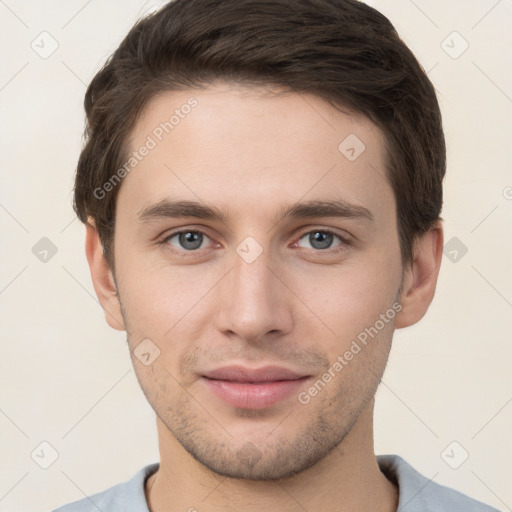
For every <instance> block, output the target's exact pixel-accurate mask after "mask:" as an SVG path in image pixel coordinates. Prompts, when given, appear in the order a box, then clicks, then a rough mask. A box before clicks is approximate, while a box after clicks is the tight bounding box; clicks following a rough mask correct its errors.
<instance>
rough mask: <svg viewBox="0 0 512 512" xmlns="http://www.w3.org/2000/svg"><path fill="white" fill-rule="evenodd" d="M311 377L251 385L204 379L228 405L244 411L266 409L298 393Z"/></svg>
mask: <svg viewBox="0 0 512 512" xmlns="http://www.w3.org/2000/svg"><path fill="white" fill-rule="evenodd" d="M308 379H309V377H303V378H301V379H296V380H279V381H272V382H261V383H257V384H250V383H247V382H233V381H228V380H214V379H208V378H206V377H203V379H202V380H203V381H204V383H205V384H206V386H207V388H208V389H209V390H210V391H211V392H212V393H213V394H214V395H216V396H218V397H219V398H222V399H223V400H224V401H225V402H227V403H228V404H230V405H232V406H234V407H241V408H243V409H264V408H265V407H270V406H271V405H274V404H276V403H277V402H279V401H281V400H283V399H284V398H286V397H288V396H290V395H291V394H292V393H294V392H297V391H298V390H299V388H300V387H302V386H303V385H304V382H305V381H306V380H308Z"/></svg>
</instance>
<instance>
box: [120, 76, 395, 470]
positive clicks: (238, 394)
mask: <svg viewBox="0 0 512 512" xmlns="http://www.w3.org/2000/svg"><path fill="white" fill-rule="evenodd" d="M191 98H193V100H192V99H191ZM185 105H189V106H191V107H190V108H188V107H184V106H185ZM192 105H193V106H192ZM176 110H177V114H176V116H175V118H174V119H173V121H171V123H172V128H169V125H167V126H166V125H161V123H165V122H166V121H169V118H170V116H171V115H172V113H173V112H175V111H176ZM162 126H165V127H166V128H167V132H168V133H167V132H166V130H165V129H164V128H162ZM158 127H160V129H158ZM148 137H149V139H148ZM347 137H348V139H347ZM150 139H151V140H152V141H153V142H154V143H155V144H153V143H152V142H149V141H150ZM160 139H161V140H160ZM343 141H345V142H343ZM131 144H132V149H133V150H134V151H135V150H137V149H139V148H141V147H142V146H144V145H145V144H146V147H150V150H149V151H148V152H147V155H146V156H145V157H144V158H142V159H141V160H140V162H138V163H137V165H136V167H134V168H133V170H132V171H131V172H130V173H129V174H128V175H127V176H126V178H125V179H124V181H123V183H122V186H121V188H120V190H119V195H118V198H117V206H116V232H115V240H114V248H115V250H114V256H115V262H116V276H115V277H116V284H117V289H118V294H119V299H120V302H121V307H122V316H123V319H124V327H125V328H126V331H127V333H128V342H129V346H130V353H131V357H132V361H133V365H134V368H135V371H136V374H137V378H138V380H139V382H140V385H141V387H142V389H143V391H144V393H145V395H146V397H147V399H148V401H149V403H150V404H151V406H152V407H153V409H154V410H155V412H156V414H157V416H158V420H159V422H160V424H161V425H163V426H164V427H165V428H164V433H163V435H164V436H168V438H169V439H171V438H172V439H175V440H176V441H177V442H179V443H180V444H181V446H182V447H183V448H185V450H187V452H189V453H190V454H191V455H192V456H193V457H194V459H196V460H197V461H200V462H201V463H202V464H203V465H204V466H206V467H207V468H209V469H211V470H213V471H215V472H216V473H218V474H222V475H225V476H232V477H237V478H250V479H276V478H283V477H287V476H291V475H293V474H295V473H298V472H300V471H302V470H304V469H306V468H309V467H311V466H312V465H314V464H315V463H317V462H318V461H320V460H322V459H323V458H324V457H326V455H327V454H328V453H329V452H330V451H331V450H333V448H335V447H336V446H338V445H340V443H342V441H343V440H344V439H345V436H347V434H348V433H349V432H350V431H351V429H352V428H353V427H354V426H355V425H357V424H358V421H361V418H362V417H363V411H365V410H367V409H368V407H369V406H370V405H371V403H372V399H373V396H374V393H375V391H376V387H377V385H378V383H379V380H380V378H381V376H382V373H383V371H384V367H385V364H386V360H387V356H388V351H389V349H390V344H391V338H392V333H393V329H394V322H395V320H396V318H395V315H396V313H397V311H398V310H399V309H400V306H398V307H397V302H396V301H397V299H398V298H399V288H400V285H401V282H402V267H401V261H400V247H399V241H398V233H397V228H396V225H397V224H396V212H395V209H396V205H395V200H394V195H393V192H392V190H391V188H390V186H389V184H388V182H387V180H386V179H385V169H384V148H383V137H382V134H381V132H380V131H379V130H378V129H377V127H376V126H375V125H374V124H372V123H371V122H370V121H369V120H368V119H367V118H365V117H363V116H361V115H358V114H356V113H354V112H349V111H348V110H347V111H346V113H343V112H340V111H338V110H336V109H334V108H333V107H332V106H330V105H328V104H327V103H325V102H323V101H322V100H320V99H319V98H316V97H315V96H312V95H306V94H304V95H303V94H298V93H286V94H279V95H274V94H270V93H269V91H267V90H264V89H261V88H258V89H251V90H249V89H244V88H241V87H238V86H236V87H235V86H230V85H228V84H223V83H216V84H212V85H211V86H210V87H208V88H207V89H204V90H187V91H180V92H169V93H165V94H163V95H161V96H159V97H158V98H155V99H154V100H153V101H152V102H151V103H150V104H149V105H148V107H147V108H146V110H145V111H144V113H143V115H142V116H141V118H140V119H139V122H138V124H137V126H136V128H135V130H134V132H133V137H132V139H131ZM340 144H341V147H340ZM362 144H364V146H363V145H362ZM143 152H144V153H145V151H143ZM185 201H187V202H194V203H197V205H196V207H195V209H194V208H191V207H190V203H188V204H187V205H185V203H183V202H185ZM176 202H182V203H181V205H176V204H175V203H176ZM316 202H322V203H321V204H316V207H315V203H316ZM328 202H329V203H328ZM184 206H187V208H186V209H184V208H183V207H184ZM332 206H334V207H335V208H331V207H332ZM341 206H343V208H341ZM179 207H180V208H179ZM207 209H208V210H207ZM208 212H210V214H211V213H212V212H214V213H215V214H216V215H215V216H213V215H208ZM363 340H364V341H363ZM356 347H358V348H359V349H358V348H356ZM137 354H138V356H137ZM350 354H352V356H350ZM232 365H237V366H241V367H244V368H245V369H247V370H254V369H260V368H263V367H268V366H277V367H280V368H284V369H287V370H289V371H291V372H294V373H293V377H294V378H292V379H290V375H288V377H287V378H288V379H290V380H288V381H287V382H283V381H282V382H273V383H272V382H266V383H262V382H261V380H260V381H258V380H257V379H253V383H252V384H251V383H247V382H245V383H241V382H237V383H235V382H233V380H237V376H241V375H242V374H241V373H237V372H235V373H234V374H231V379H232V381H231V382H225V381H226V380H228V379H227V377H226V376H220V378H217V379H216V380H214V379H208V378H206V374H208V375H210V376H212V375H213V376H214V377H215V374H214V373H211V372H213V371H214V370H217V369H219V368H224V367H227V366H232ZM233 375H234V377H233ZM276 375H277V374H276ZM276 375H274V376H272V375H267V378H268V379H270V381H275V380H278V377H279V376H281V377H282V375H281V374H279V375H278V376H276ZM329 376H330V378H329ZM217 377H219V374H217ZM228 377H229V376H228ZM299 377H300V379H299ZM279 378H280V377H279ZM241 380H243V379H241ZM245 380H247V379H245ZM254 382H258V383H257V384H254ZM251 386H252V387H251Z"/></svg>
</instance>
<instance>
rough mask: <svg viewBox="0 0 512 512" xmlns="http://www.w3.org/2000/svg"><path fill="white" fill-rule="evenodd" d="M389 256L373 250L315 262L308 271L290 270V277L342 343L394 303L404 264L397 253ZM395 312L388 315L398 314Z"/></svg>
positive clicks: (314, 312)
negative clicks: (325, 262)
mask: <svg viewBox="0 0 512 512" xmlns="http://www.w3.org/2000/svg"><path fill="white" fill-rule="evenodd" d="M385 256H386V255H383V254H382V253H380V254H378V255H377V254H375V255H374V256H372V254H371V253H370V254H367V255H365V256H362V255H361V257H360V258H358V259H356V258H355V257H354V258H353V259H350V260H347V261H346V262H345V263H342V264H340V265H338V266H324V267H322V266H320V265H319V266H316V267H313V266H312V267H310V270H308V272H301V273H300V274H299V273H296V274H295V275H294V276H291V275H290V274H288V276H287V279H288V281H289V282H291V283H293V284H292V285H291V286H290V287H291V288H292V289H293V290H294V291H296V294H297V296H298V297H300V298H301V299H302V300H303V301H304V304H305V305H306V306H307V308H306V309H307V310H308V311H311V312H312V313H313V314H314V315H316V316H317V317H318V319H319V320H321V321H322V322H323V324H325V325H326V326H327V327H329V328H330V331H331V334H332V337H333V339H334V340H335V342H336V343H339V342H340V341H342V340H345V341H347V340H349V339H352V338H353V337H355V336H357V334H359V333H360V332H361V331H363V330H364V329H365V328H367V327H370V326H372V325H374V324H375V322H376V321H377V320H379V318H380V315H381V314H386V312H387V311H388V310H389V309H390V308H391V307H392V305H393V303H394V299H395V296H396V292H397V289H398V286H399V281H400V266H399V264H397V260H396V258H393V257H388V260H387V261H384V258H385ZM393 313H394V310H393V311H392V312H391V313H390V314H389V315H388V316H389V317H394V315H393ZM316 325H318V322H317V324H316ZM326 332H329V331H326Z"/></svg>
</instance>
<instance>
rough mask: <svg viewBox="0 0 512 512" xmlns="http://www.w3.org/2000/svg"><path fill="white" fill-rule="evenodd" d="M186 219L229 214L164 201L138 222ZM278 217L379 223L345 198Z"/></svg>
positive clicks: (303, 205) (140, 215)
mask: <svg viewBox="0 0 512 512" xmlns="http://www.w3.org/2000/svg"><path fill="white" fill-rule="evenodd" d="M186 217H194V218H197V219H204V220H219V221H221V222H223V223H226V222H227V221H228V220H229V215H228V214H226V213H224V212H222V211H221V210H219V209H218V208H216V207H215V206H208V205H206V204H204V203H200V202H196V201H189V200H181V201H171V200H169V199H163V200H162V201H160V202H158V203H156V204H153V205H148V206H145V207H144V208H142V209H141V210H140V211H139V212H138V213H137V221H139V222H143V223H145V222H152V221H157V220H164V219H169V218H186ZM278 217H279V218H282V219H285V218H294V219H304V218H312V217H315V218H317V217H340V218H348V219H358V220H364V221H367V222H369V223H371V224H373V223H374V221H375V219H374V216H373V214H372V212H371V211H370V210H369V209H368V208H366V207H364V206H361V205H356V204H353V203H350V202H348V201H346V200H344V199H334V200H321V201H320V200H312V201H306V202H302V203H296V204H293V205H291V206H288V207H287V206H283V207H281V209H280V211H279V214H278Z"/></svg>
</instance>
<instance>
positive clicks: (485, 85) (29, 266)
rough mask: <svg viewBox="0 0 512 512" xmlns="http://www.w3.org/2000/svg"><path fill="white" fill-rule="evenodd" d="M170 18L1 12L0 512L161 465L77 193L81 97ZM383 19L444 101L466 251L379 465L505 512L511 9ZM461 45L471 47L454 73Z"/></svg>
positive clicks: (385, 437) (399, 2) (425, 332)
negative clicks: (393, 464)
mask: <svg viewBox="0 0 512 512" xmlns="http://www.w3.org/2000/svg"><path fill="white" fill-rule="evenodd" d="M162 3H163V2H158V1H148V2H144V1H142V0H140V1H137V0H129V1H127V0H115V1H114V0H110V1H109V2H100V1H98V0H92V1H88V2H87V1H86V0H68V1H66V2H62V1H56V0H53V1H47V2H36V1H35V0H25V1H23V2H22V1H16V0H5V1H3V0H2V1H0V41H1V45H0V48H1V50H0V51H1V52H2V55H1V57H2V58H1V62H2V66H1V68H0V116H1V117H0V118H1V123H0V130H1V143H2V148H1V149H2V151H1V169H2V181H1V188H0V223H1V227H2V244H1V258H2V264H1V265H0V307H1V329H2V333H1V334H2V336H1V340H2V350H1V354H2V357H0V379H1V380H0V386H1V396H0V454H1V455H0V461H1V468H0V512H4V511H6V512H7V511H9V512H12V511H14V510H19V511H24V512H28V511H49V510H51V509H52V508H54V507H56V506H58V505H62V504H64V503H67V502H70V501H74V500H76V499H79V498H82V497H83V496H84V495H85V494H92V493H95V492H98V491H101V490H104V489H105V488H107V487H109V486H111V485H114V484H116V483H118V482H121V481H124V480H127V479H128V478H130V477H131V476H132V475H133V474H134V473H135V472H136V471H137V470H138V469H139V468H141V467H142V466H143V465H145V464H148V463H150V462H154V461H157V460H158V449H157V439H156V430H155V425H154V415H153V411H152V410H151V409H150V407H149V405H148V404H147V403H146V401H145V398H144V396H143V394H142V392H141V390H140V388H139V386H138V383H137V381H136V378H135V375H134V372H133V370H132V367H131V363H130V359H129V354H128V353H127V348H126V344H125V338H124V335H123V333H120V332H117V331H113V330H111V329H110V328H108V327H107V325H106V323H105V321H104V318H103V314H102V310H101V308H100V306H99V305H98V303H97V300H96V297H95V295H94V290H93V287H92V284H91V280H90V276H89V271H88V267H87V264H86V259H85V255H84V251H83V242H84V228H83V226H82V225H81V224H80V223H79V222H78V221H77V220H74V214H73V211H72V208H71V189H72V185H73V173H74V168H75V165H76V161H77V158H78V154H79V150H80V147H81V136H82V129H83V110H82V101H83V95H84V92H85V88H86V84H87V83H88V82H89V81H90V80H91V78H92V77H93V75H94V73H95V72H96V71H97V70H98V69H99V67H100V66H101V64H102V63H103V62H104V60H105V58H106V57H107V56H108V55H109V54H110V53H111V52H112V51H113V50H114V49H115V48H116V46H117V45H118V43H119V42H120V41H121V39H122V37H123V36H124V35H125V33H126V32H127V30H128V29H129V28H130V27H131V25H132V24H133V23H134V21H135V20H136V19H137V18H138V17H139V16H140V15H142V14H143V13H144V12H146V11H148V10H150V9H151V8H153V7H155V6H157V5H159V4H162ZM373 5H375V7H377V8H378V9H380V10H381V11H382V12H383V13H384V14H386V15H387V16H388V17H389V18H390V19H391V21H392V22H393V23H394V24H395V26H396V28H397V30H398V31H399V33H400V34H401V35H402V37H403V38H404V40H405V41H406V42H407V43H408V44H409V45H410V47H411V48H412V50H413V51H414V52H415V53H416V55H417V56H418V58H419V59H420V61H421V63H422V64H423V66H424V68H425V69H426V70H428V71H429V76H430V77H431V79H432V81H433V82H434V84H435V86H436V88H437V90H438V91H439V99H440V102H441V107H442V110H443V113H444V123H445V129H446V137H447V143H448V175H447V178H446V181H445V207H444V210H443V217H444V219H445V230H446V231H445V242H448V241H450V240H451V239H452V238H453V237H456V238H457V240H455V241H454V242H453V241H452V243H457V244H459V246H461V244H464V246H466V247H467V253H466V254H465V255H463V256H461V254H462V253H461V252H460V250H459V252H458V260H457V261H455V262H453V261H451V260H450V259H449V257H448V256H450V257H451V258H453V256H454V253H452V254H451V255H447V256H444V257H443V265H442V268H441V273H440V278H439V284H438V288H437V294H436V298H435V300H434V303H433V305H432V307H431V309H430V311H429V312H428V314H427V315H426V317H425V318H424V319H423V320H422V321H421V322H420V323H419V324H417V325H415V326H413V327H411V328H408V329H405V330H402V331H397V332H396V334H395V339H394V348H393V350H392V355H391V358H390V361H389V365H388V368H387V370H386V373H385V375H384V379H383V381H384V382H383V384H382V385H381V387H380V389H379V391H378V395H377V407H376V419H375V421H376V434H375V438H376V439H375V440H376V451H377V453H398V454H400V455H401V456H403V457H404V458H405V459H406V460H407V461H408V462H410V463H411V464H412V465H413V466H415V467H416V468H417V469H418V470H419V471H420V472H422V473H423V474H424V475H425V476H427V477H428V478H432V479H433V480H434V481H436V482H439V483H442V484H446V485H449V486H452V487H454V488H456V489H459V490H460V491H462V492H464V493H466V494H469V495H470V496H472V497H475V498H477V499H480V500H482V501H485V502H487V503H489V504H491V505H493V506H495V507H496V508H498V509H500V510H512V486H511V485H510V484H511V480H512V469H511V462H510V461H511V460H512V446H511V444H512V443H511V441H510V432H511V431H512V377H511V371H510V365H511V361H512V334H511V332H512V331H511V327H510V323H511V319H512V276H511V270H510V263H511V261H512V243H511V221H512V165H511V163H512V158H511V156H510V150H511V143H512V138H511V135H512V130H511V124H510V119H511V116H512V74H511V69H512V66H511V58H510V48H511V47H512V36H511V34H512V30H511V26H512V2H511V0H501V1H497V0H473V1H466V0H450V1H446V0H435V1H434V0H430V1H427V0H415V1H414V2H413V1H412V0H388V1H385V0H382V1H379V0H375V1H374V2H373ZM42 31H47V32H48V33H49V34H51V37H52V38H54V39H55V40H56V41H57V42H58V45H59V46H58V49H57V50H56V51H55V52H54V53H53V54H52V55H51V56H49V57H48V58H46V59H43V58H41V57H40V56H39V55H38V54H37V53H36V52H35V51H34V50H33V49H32V48H31V42H32V41H34V40H35V44H37V43H38V41H40V40H41V37H47V38H48V36H39V34H40V33H41V32H42ZM453 31H457V32H458V33H459V34H460V36H461V37H462V38H463V39H461V38H459V37H458V36H457V35H453V34H452V32H453ZM451 34H452V35H451ZM464 40H465V41H467V43H468V44H469V47H468V49H467V50H466V51H465V52H464V53H462V55H460V56H459V57H458V58H452V56H454V55H456V53H458V52H459V51H460V50H461V49H462V48H463V45H464ZM45 41H46V43H45V48H46V49H49V48H51V46H50V44H51V41H50V39H46V40H45ZM443 41H446V42H445V43H442V42H443ZM39 44H40V45H41V43H39ZM445 50H447V51H448V52H450V53H451V54H452V56H450V55H449V54H448V53H447V51H445ZM40 51H41V50H40ZM42 237H48V238H49V239H50V240H51V241H52V242H53V244H55V246H56V248H57V250H58V252H57V253H56V254H55V255H54V256H53V257H51V258H49V259H48V261H47V262H46V263H43V262H41V261H40V260H39V259H38V258H37V257H36V256H35V255H34V254H33V253H32V247H33V246H34V245H35V244H36V243H37V242H38V241H39V240H40V239H41V238H42ZM454 247H455V246H454ZM452 250H453V247H451V246H450V247H449V249H448V250H447V253H448V252H449V251H452ZM453 441H456V442H457V443H458V444H457V445H452V446H451V447H450V448H449V449H448V453H449V454H450V455H452V457H451V459H450V458H446V457H445V458H444V459H443V457H442V455H441V454H442V453H443V451H444V450H445V448H446V447H447V446H448V445H450V443H452V442H453ZM41 442H47V443H50V444H51V445H52V446H53V447H54V449H55V450H56V452H57V453H58V458H57V459H56V460H55V462H54V463H53V464H52V465H51V466H50V467H48V469H42V468H41V467H40V466H39V465H38V464H36V462H35V461H34V460H33V459H32V458H31V453H33V452H34V450H35V454H37V453H39V454H41V453H42V452H41V446H40V443H41ZM451 448H453V449H454V451H453V452H452V451H451ZM45 450H46V451H45ZM463 450H464V451H467V452H468V454H469V458H468V459H467V460H466V461H465V462H464V463H463V464H462V465H461V466H460V467H459V468H458V469H452V468H451V467H449V465H448V464H447V462H445V459H446V460H449V461H450V463H451V464H452V465H454V461H455V462H457V461H460V460H461V456H462V455H463V454H464V452H463ZM43 451H45V456H44V457H46V460H47V461H49V460H50V459H48V456H49V454H50V450H49V448H46V449H45V448H44V445H43ZM44 457H42V456H41V457H39V459H38V461H39V462H40V463H42V462H44V461H43V459H44ZM34 458H35V459H37V456H36V455H34Z"/></svg>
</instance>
